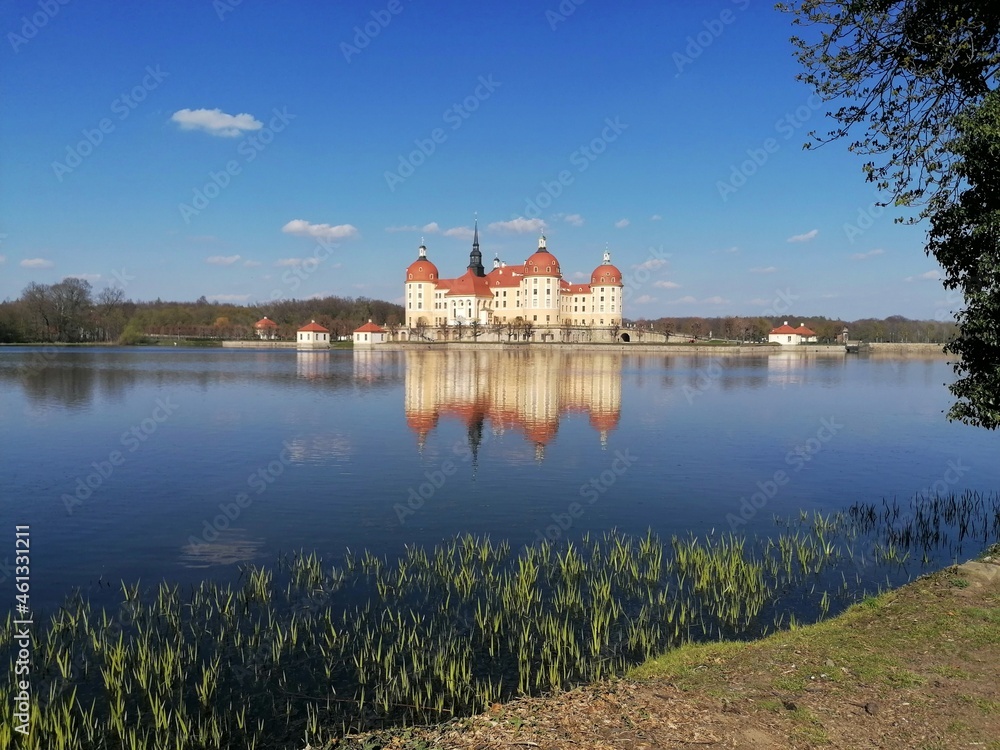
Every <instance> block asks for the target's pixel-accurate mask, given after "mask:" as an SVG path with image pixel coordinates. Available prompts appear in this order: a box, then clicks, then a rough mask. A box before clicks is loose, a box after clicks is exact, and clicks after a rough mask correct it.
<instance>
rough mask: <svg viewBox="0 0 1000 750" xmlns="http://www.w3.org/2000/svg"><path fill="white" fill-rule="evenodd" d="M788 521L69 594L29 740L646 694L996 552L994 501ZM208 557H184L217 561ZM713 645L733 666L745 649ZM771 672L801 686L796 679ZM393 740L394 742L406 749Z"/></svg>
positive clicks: (166, 740)
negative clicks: (651, 684) (744, 532)
mask: <svg viewBox="0 0 1000 750" xmlns="http://www.w3.org/2000/svg"><path fill="white" fill-rule="evenodd" d="M776 521H777V522H778V524H779V528H778V530H777V531H776V532H775V533H774V534H773V535H770V536H767V537H763V538H748V537H743V536H740V535H734V534H712V535H711V536H709V537H707V538H694V537H691V536H686V537H673V538H671V539H669V540H661V539H659V538H658V537H656V535H654V534H652V533H647V534H646V535H644V536H641V537H634V536H629V535H625V534H621V533H618V532H614V531H611V532H607V533H604V534H600V535H590V534H584V535H582V536H581V538H580V539H579V540H576V541H572V542H570V541H559V542H549V541H544V542H540V543H538V544H534V545H531V546H528V547H524V548H521V549H520V550H517V549H512V548H511V546H510V544H508V543H507V542H505V541H499V542H492V541H491V540H489V539H488V538H476V537H471V536H463V537H459V538H455V539H451V540H448V541H446V542H444V543H442V544H439V545H437V546H435V547H433V548H422V547H406V548H405V549H404V550H402V551H401V552H400V554H399V555H398V556H396V557H392V558H386V557H377V556H374V555H371V554H369V553H367V552H363V553H361V554H352V553H350V552H347V553H346V554H345V555H344V556H343V557H342V559H340V560H338V561H337V562H336V564H333V565H331V564H328V563H324V562H323V561H322V560H321V559H320V558H319V557H318V556H317V555H315V554H299V555H294V556H291V557H283V558H281V559H280V560H279V561H278V563H277V564H276V565H273V566H259V565H249V566H246V567H244V568H242V569H241V575H240V579H239V581H237V582H236V583H235V585H234V584H226V583H220V582H215V581H205V582H203V583H202V584H200V585H198V586H192V587H188V588H186V589H181V588H180V587H178V586H177V585H176V584H174V585H171V584H170V583H166V582H165V583H163V584H161V585H159V586H158V587H155V588H149V587H147V588H145V589H144V588H142V586H141V585H140V584H138V583H135V584H125V583H122V585H121V587H120V589H119V590H118V591H116V592H111V591H108V590H106V589H103V590H99V591H98V592H97V593H98V594H99V598H100V605H96V604H95V605H92V604H91V602H90V601H89V600H88V599H87V598H85V597H84V596H82V595H79V594H77V595H74V596H71V597H69V598H68V599H67V600H66V601H65V602H64V603H63V604H62V605H61V606H60V607H59V608H58V611H57V612H56V613H55V614H53V615H52V616H51V617H45V618H43V617H41V616H40V615H39V616H38V617H36V618H35V625H34V626H33V627H32V628H31V638H32V652H33V655H32V658H31V668H32V672H31V681H32V690H33V702H32V705H31V719H30V722H29V723H30V725H31V727H32V733H31V735H30V737H29V739H28V741H26V742H24V743H22V745H21V746H22V747H25V748H38V749H39V750H41V748H45V749H46V750H60V748H75V747H88V748H94V750H100V749H102V748H108V749H109V750H119V749H120V748H128V749H129V750H131V749H132V748H136V749H138V748H145V747H203V748H217V747H218V748H222V747H237V746H238V747H248V748H251V747H261V748H296V749H298V748H302V747H304V746H305V745H306V744H307V743H309V744H312V745H313V746H314V747H316V746H321V747H332V746H334V745H335V744H336V743H338V742H340V741H341V740H342V738H344V737H345V736H350V735H351V734H352V733H353V732H356V731H360V730H365V729H371V728H378V727H407V726H413V725H414V724H427V723H434V722H441V721H448V720H451V719H454V718H455V717H462V716H472V715H475V714H476V713H477V712H481V711H482V710H483V709H485V708H488V707H491V706H494V705H500V704H502V703H503V702H505V701H510V700H512V699H514V698H517V697H518V696H523V695H538V694H547V693H552V692H553V691H556V692H558V691H564V690H572V689H573V688H574V687H575V686H578V685H581V684H592V683H594V682H595V681H600V680H608V679H612V680H616V679H617V678H619V677H621V676H622V675H626V674H629V670H630V669H632V668H633V667H635V666H636V665H638V664H642V663H644V662H646V665H645V669H647V670H650V672H649V674H652V675H654V681H655V680H657V679H658V680H661V681H662V680H663V679H665V678H664V677H663V675H668V677H667V678H666V679H670V680H672V681H673V682H674V683H677V682H678V680H681V679H682V676H683V675H684V674H686V673H685V672H683V671H682V672H676V670H677V669H678V667H677V665H678V664H681V665H683V663H684V662H683V659H686V658H688V657H687V656H685V654H691V653H694V654H698V653H701V652H698V651H691V650H690V649H691V647H690V646H686V645H685V644H689V643H691V642H704V641H726V640H733V639H750V638H754V637H759V636H760V635H761V634H762V633H767V632H771V631H774V630H776V629H777V630H779V631H780V630H782V629H784V628H788V627H791V628H793V631H794V629H795V628H796V627H797V623H800V622H811V621H815V620H817V619H822V618H823V617H825V616H826V615H827V614H828V613H831V612H832V613H837V612H840V611H842V610H843V609H844V608H845V607H847V606H848V605H849V604H850V603H851V602H852V601H855V600H856V599H857V598H859V597H862V596H864V595H865V592H870V591H874V590H877V589H879V588H880V587H881V586H882V585H883V583H884V582H888V581H889V580H890V579H889V578H888V576H892V580H897V581H898V580H906V579H907V578H909V577H910V576H911V575H913V573H914V571H919V570H921V569H925V566H931V567H934V566H938V567H939V566H940V565H941V562H940V561H941V560H942V559H944V560H948V559H952V558H953V557H957V556H959V555H961V554H962V550H963V549H965V548H972V549H976V550H978V549H982V548H983V547H984V546H985V545H987V544H989V543H991V542H994V541H996V540H997V539H998V538H1000V496H997V495H988V496H984V495H977V494H974V493H965V494H963V495H961V496H947V497H933V498H927V499H923V498H916V499H914V500H913V501H911V504H908V505H903V506H901V505H899V504H898V503H897V502H896V501H891V502H883V503H882V504H881V505H869V504H856V505H854V506H851V507H850V508H849V509H848V510H846V511H844V512H842V513H837V514H832V515H829V516H823V515H821V514H816V513H813V514H807V513H801V514H799V515H798V516H796V517H793V518H788V519H776ZM217 545H221V546H223V547H224V546H225V545H226V540H225V539H220V540H218V542H217ZM963 545H965V546H964V547H963ZM196 546H197V549H192V550H188V552H189V553H190V554H192V555H194V554H195V553H197V554H198V555H201V556H204V557H210V556H211V554H212V552H213V550H214V551H217V546H213V544H209V543H198V545H196ZM967 588H968V587H967ZM13 633H14V627H13V623H12V622H11V621H10V618H8V621H7V623H6V624H5V626H4V627H3V628H2V629H0V653H5V654H6V655H7V656H9V657H10V659H11V660H12V661H13V659H14V657H15V656H16V654H17V653H18V649H20V648H24V647H23V645H21V644H20V642H16V641H15V640H14V638H13ZM710 648H715V649H718V651H717V652H708V653H714V654H715V656H713V658H722V656H723V655H724V654H725V653H728V652H729V651H730V650H732V651H734V652H736V651H737V650H739V649H741V648H747V647H746V646H742V647H740V646H733V645H731V644H730V645H717V646H712V647H710ZM671 649H675V650H674V651H670V650H671ZM666 651H670V655H669V656H668V657H665V659H666V660H665V661H657V662H647V661H646V660H648V659H649V658H650V657H652V656H654V655H656V654H661V653H664V652H666ZM696 658H701V657H696ZM837 658H838V659H840V658H841V657H839V656H838V657H837ZM678 660H681V661H678ZM869 661H871V660H869ZM796 663H797V662H796ZM802 663H803V664H806V663H807V662H802ZM859 663H860V662H859ZM834 664H839V662H837V661H834ZM844 665H848V662H846V661H845V662H844ZM849 668H850V669H851V670H858V669H859V667H858V666H856V665H855V663H854V662H850V667H849ZM701 669H702V668H701V667H700V668H698V669H691V670H689V671H690V673H691V675H692V679H693V678H694V677H697V676H698V675H699V674H700V671H701ZM657 670H660V672H662V674H661V675H659V676H655V675H656V671H657ZM671 670H675V671H671ZM632 674H633V675H634V674H636V673H632ZM639 674H641V673H639ZM768 674H769V675H770V674H771V673H770V672H768ZM780 674H781V675H782V676H783V677H784V678H786V679H787V681H788V682H787V684H786V685H785V688H784V689H786V690H787V691H791V690H793V688H797V687H802V686H801V685H799V682H801V681H802V680H805V677H804V676H803V675H804V674H806V673H802V674H799V673H798V672H796V671H795V669H792V668H787V665H786V667H785V668H783V669H782V670H781V672H780ZM844 674H847V673H846V672H845V673H844ZM684 679H687V678H686V677H685V678H684ZM821 679H824V680H827V679H829V681H831V682H833V681H834V680H833V678H828V677H822V678H821ZM901 679H903V680H904V682H905V679H906V678H905V677H904V678H901ZM797 680H798V681H799V682H797ZM614 684H615V685H617V684H627V683H618V682H615V683H614ZM803 684H804V685H806V686H807V687H808V685H809V684H810V683H803ZM604 685H605V686H607V685H608V683H604ZM696 687H697V686H696ZM602 689H610V688H602ZM802 689H805V688H802ZM15 694H17V689H16V687H15V686H14V685H13V684H12V683H8V684H3V683H2V682H0V746H4V747H5V746H7V745H8V744H9V743H10V741H11V739H12V738H13V734H12V731H13V730H12V729H11V727H12V726H14V725H15V724H18V723H20V722H17V720H16V719H17V717H15V716H14V715H13V714H12V706H13V705H15V704H14V702H13V700H12V698H13V696H14V695H15ZM571 694H575V693H571ZM515 705H519V704H515ZM862 705H863V704H862ZM402 731H403V732H409V733H410V734H409V735H403V734H399V733H397V734H395V735H391V737H392V738H393V739H392V741H396V740H397V739H398V738H399V737H403V736H411V737H412V736H413V734H412V733H413V731H414V730H412V729H408V730H402ZM428 731H431V730H428ZM434 731H437V730H434ZM386 741H389V740H386ZM407 741H408V740H407ZM361 746H362V747H363V746H364V745H361ZM377 746H378V745H370V744H369V745H368V747H377ZM412 747H414V748H417V747H420V745H419V744H415V745H412ZM424 747H426V745H425V746H424Z"/></svg>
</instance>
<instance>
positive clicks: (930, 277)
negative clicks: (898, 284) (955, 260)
mask: <svg viewBox="0 0 1000 750" xmlns="http://www.w3.org/2000/svg"><path fill="white" fill-rule="evenodd" d="M940 278H941V272H940V271H927V272H925V273H922V274H919V275H917V276H907V277H906V278H905V279H903V281H937V280H938V279H940Z"/></svg>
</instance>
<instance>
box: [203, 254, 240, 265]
mask: <svg viewBox="0 0 1000 750" xmlns="http://www.w3.org/2000/svg"><path fill="white" fill-rule="evenodd" d="M239 259H240V256H239V255H212V256H209V257H208V258H205V262H206V263H208V264H210V265H213V266H231V265H233V263H235V262H236V261H238V260H239Z"/></svg>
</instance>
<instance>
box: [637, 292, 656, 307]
mask: <svg viewBox="0 0 1000 750" xmlns="http://www.w3.org/2000/svg"><path fill="white" fill-rule="evenodd" d="M650 302H656V297H650V296H649V295H648V294H644V295H642V296H641V297H638V298H636V300H635V302H634V303H633V304H636V305H648V304H649V303H650Z"/></svg>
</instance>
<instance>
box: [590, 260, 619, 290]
mask: <svg viewBox="0 0 1000 750" xmlns="http://www.w3.org/2000/svg"><path fill="white" fill-rule="evenodd" d="M597 284H606V285H617V286H622V272H621V271H619V270H618V269H617V268H616V267H615V266H613V265H611V264H610V263H602V264H601V265H599V266H598V267H597V268H595V269H594V272H593V273H592V274H591V275H590V285H591V286H596V285H597Z"/></svg>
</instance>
